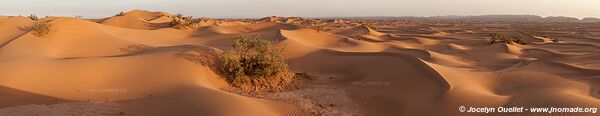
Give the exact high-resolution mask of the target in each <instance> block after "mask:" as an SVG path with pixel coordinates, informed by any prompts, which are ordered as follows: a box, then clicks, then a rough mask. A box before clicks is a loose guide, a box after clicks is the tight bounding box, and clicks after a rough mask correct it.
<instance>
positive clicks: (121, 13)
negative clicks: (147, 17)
mask: <svg viewBox="0 0 600 116" xmlns="http://www.w3.org/2000/svg"><path fill="white" fill-rule="evenodd" d="M124 15H125V13H124V12H119V13H117V14H116V15H115V16H124Z"/></svg>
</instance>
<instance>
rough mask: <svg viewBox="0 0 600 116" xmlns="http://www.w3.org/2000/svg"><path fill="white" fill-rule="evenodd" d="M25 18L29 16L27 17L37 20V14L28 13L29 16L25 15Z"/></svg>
mask: <svg viewBox="0 0 600 116" xmlns="http://www.w3.org/2000/svg"><path fill="white" fill-rule="evenodd" d="M27 18H29V19H31V20H34V21H37V20H39V18H38V16H37V15H35V14H31V15H29V16H27Z"/></svg>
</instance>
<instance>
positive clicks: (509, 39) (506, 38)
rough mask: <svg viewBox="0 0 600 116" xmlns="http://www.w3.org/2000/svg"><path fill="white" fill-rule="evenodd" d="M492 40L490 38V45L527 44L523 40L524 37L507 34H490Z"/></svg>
mask: <svg viewBox="0 0 600 116" xmlns="http://www.w3.org/2000/svg"><path fill="white" fill-rule="evenodd" d="M490 36H491V38H490V44H495V43H506V44H513V43H518V44H526V43H527V42H525V40H524V39H523V37H522V36H520V35H514V34H513V35H506V34H502V33H492V34H490Z"/></svg>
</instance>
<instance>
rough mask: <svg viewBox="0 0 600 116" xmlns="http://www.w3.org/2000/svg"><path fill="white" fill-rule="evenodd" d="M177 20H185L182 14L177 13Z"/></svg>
mask: <svg viewBox="0 0 600 116" xmlns="http://www.w3.org/2000/svg"><path fill="white" fill-rule="evenodd" d="M175 18H178V19H182V18H184V16H183V14H181V13H177V14H175Z"/></svg>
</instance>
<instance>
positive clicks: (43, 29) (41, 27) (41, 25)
mask: <svg viewBox="0 0 600 116" xmlns="http://www.w3.org/2000/svg"><path fill="white" fill-rule="evenodd" d="M51 28H52V24H50V23H48V22H35V23H34V24H33V31H34V33H33V34H35V35H37V36H40V37H43V36H44V35H47V34H48V33H50V30H51Z"/></svg>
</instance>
